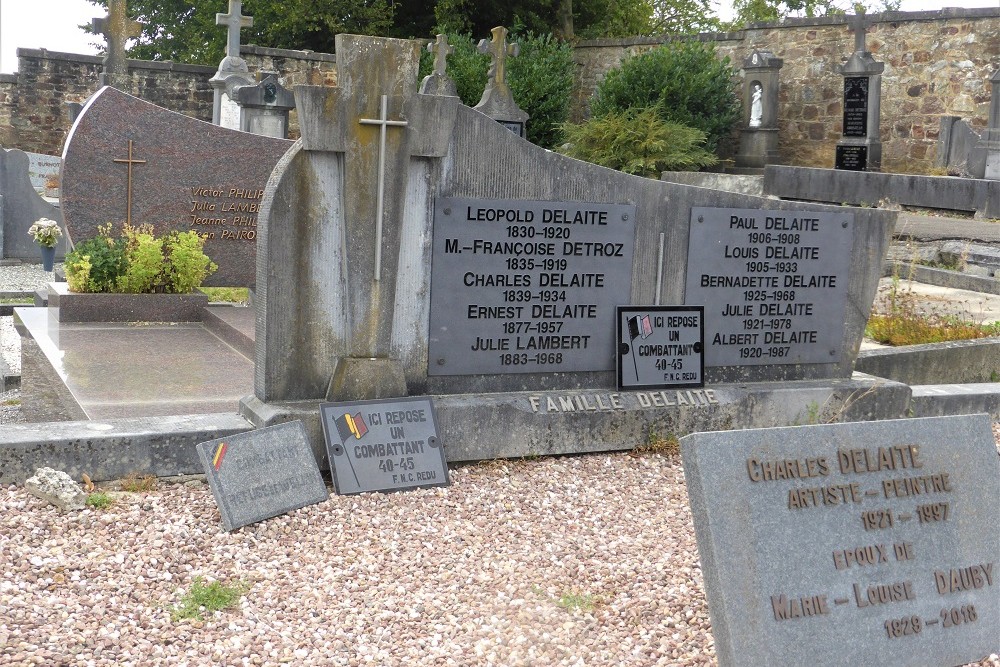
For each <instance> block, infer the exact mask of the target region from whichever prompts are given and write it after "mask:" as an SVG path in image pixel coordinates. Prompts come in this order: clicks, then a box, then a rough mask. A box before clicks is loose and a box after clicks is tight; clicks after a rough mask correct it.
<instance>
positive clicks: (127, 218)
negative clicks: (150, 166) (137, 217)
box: [112, 139, 146, 225]
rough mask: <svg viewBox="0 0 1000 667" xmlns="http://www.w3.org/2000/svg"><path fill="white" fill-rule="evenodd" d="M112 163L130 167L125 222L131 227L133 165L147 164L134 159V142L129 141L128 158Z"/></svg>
mask: <svg viewBox="0 0 1000 667" xmlns="http://www.w3.org/2000/svg"><path fill="white" fill-rule="evenodd" d="M112 162H118V163H120V164H126V165H128V190H127V191H126V192H127V194H126V203H125V222H126V223H127V224H129V225H131V224H132V165H133V164H146V161H145V160H136V159H133V158H132V140H131V139H129V140H128V158H115V159H114V160H112Z"/></svg>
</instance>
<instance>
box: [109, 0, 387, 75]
mask: <svg viewBox="0 0 1000 667" xmlns="http://www.w3.org/2000/svg"><path fill="white" fill-rule="evenodd" d="M90 2H92V3H94V4H97V5H100V6H101V7H104V8H105V9H106V8H107V4H108V1H107V0H90ZM392 10H393V8H392V6H391V5H390V4H389V0H323V2H318V1H317V0H282V1H281V2H275V1H274V0H244V3H243V14H244V15H247V16H252V17H253V26H252V27H249V28H244V29H243V30H242V31H241V32H240V42H241V43H243V44H257V45H258V46H269V47H272V48H280V49H300V50H310V51H319V52H324V53H332V52H333V50H334V48H333V40H334V36H335V35H336V34H337V33H339V32H350V33H356V34H363V35H387V34H389V32H390V30H391V29H392V27H393V22H392V20H393V11H392ZM227 11H229V2H228V0H200V1H198V2H191V1H189V0H129V2H128V13H129V16H130V17H131V18H133V19H135V20H137V21H139V22H140V23H142V24H143V28H142V36H141V37H140V38H139V42H138V43H137V44H135V45H134V46H132V47H131V48H130V49H129V50H128V54H129V57H132V58H139V59H143V60H173V61H176V62H184V63H200V64H204V65H217V64H218V63H219V61H221V60H222V58H223V57H224V56H225V50H226V30H225V29H224V28H223V27H222V26H218V25H216V23H215V15H216V14H217V13H225V12H227Z"/></svg>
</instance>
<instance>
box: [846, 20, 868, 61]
mask: <svg viewBox="0 0 1000 667" xmlns="http://www.w3.org/2000/svg"><path fill="white" fill-rule="evenodd" d="M850 21H851V29H852V30H853V31H854V52H855V53H864V52H865V50H866V47H865V33H866V31H867V30H868V26H869V21H868V18H867V17H866V16H865V15H864V14H855V15H854V16H853V17H851V19H850Z"/></svg>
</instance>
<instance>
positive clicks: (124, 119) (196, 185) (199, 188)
mask: <svg viewBox="0 0 1000 667" xmlns="http://www.w3.org/2000/svg"><path fill="white" fill-rule="evenodd" d="M291 145H292V142H291V141H286V140H284V139H275V138H272V137H263V136H259V135H254V134H247V133H245V132H238V131H234V130H227V129H224V128H220V127H217V126H215V125H212V124H211V123H205V122H203V121H200V120H195V119H193V118H189V117H187V116H184V115H181V114H178V113H174V112H172V111H168V110H166V109H164V108H162V107H158V106H156V105H154V104H150V103H149V102H144V101H143V100H140V99H138V98H135V97H132V96H131V95H127V94H125V93H122V92H121V91H118V90H115V89H114V88H103V89H101V90H100V91H99V92H98V93H97V94H96V95H94V96H93V97H92V98H90V100H89V101H88V102H87V106H86V107H85V108H84V111H83V113H82V114H80V117H79V118H78V119H77V122H76V123H75V124H74V125H73V129H72V130H71V132H70V135H69V137H68V139H67V141H66V148H65V150H64V153H63V172H62V201H61V204H62V210H63V214H64V216H65V219H66V227H67V228H68V230H69V235H70V237H71V238H72V240H73V242H74V243H79V242H80V241H82V240H84V239H87V238H90V237H92V236H95V235H96V234H97V227H98V226H99V225H103V224H105V223H108V222H112V223H115V224H116V225H120V224H121V223H122V222H123V221H125V220H131V223H132V224H133V225H135V224H142V223H150V224H152V225H153V227H154V228H155V230H156V233H157V234H165V233H167V232H169V231H173V230H179V231H188V230H194V231H196V232H198V233H199V234H200V235H201V236H203V237H205V238H206V243H205V252H206V253H207V254H208V255H209V257H211V258H212V260H213V261H214V262H215V263H216V264H218V266H219V270H218V271H217V272H216V273H215V274H213V275H212V276H210V277H209V278H208V279H207V280H206V281H205V283H206V284H207V285H224V286H249V285H253V284H254V278H255V270H254V267H255V258H256V238H257V214H258V211H259V208H260V204H261V199H262V197H263V193H264V186H265V185H266V183H267V179H268V176H270V174H271V170H272V169H273V168H274V166H275V164H277V162H278V160H279V159H280V158H281V156H282V155H283V154H284V153H285V151H287V150H288V148H289V147H291ZM129 204H131V206H129Z"/></svg>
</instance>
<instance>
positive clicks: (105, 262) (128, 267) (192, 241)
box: [64, 223, 219, 294]
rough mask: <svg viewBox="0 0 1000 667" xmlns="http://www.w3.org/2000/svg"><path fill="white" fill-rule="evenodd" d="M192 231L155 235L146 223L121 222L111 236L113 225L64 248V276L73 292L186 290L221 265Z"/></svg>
mask: <svg viewBox="0 0 1000 667" xmlns="http://www.w3.org/2000/svg"><path fill="white" fill-rule="evenodd" d="M204 248H205V240H204V239H203V238H201V237H200V236H198V234H197V233H196V232H193V231H188V232H176V231H175V232H171V233H169V234H168V235H167V236H166V237H164V238H160V239H157V238H156V237H155V236H153V228H152V226H150V225H141V226H139V227H131V226H129V225H127V224H126V225H124V228H123V229H122V234H121V237H120V238H117V239H113V238H111V224H110V223H109V224H107V225H102V226H100V227H98V235H97V236H95V237H93V238H90V239H87V240H86V241H83V242H81V243H80V244H78V245H77V246H76V247H75V248H74V249H73V250H72V251H70V252H68V253H66V260H65V262H64V266H65V270H66V281H67V282H68V283H69V288H70V290H72V291H74V292H118V293H135V294H144V293H151V292H171V293H177V294H187V293H189V292H191V291H193V290H194V289H196V288H197V287H199V286H200V285H201V283H202V281H204V280H205V278H207V277H208V276H209V275H211V274H212V273H214V272H215V270H216V269H218V268H219V267H218V266H216V265H215V264H214V263H213V262H212V260H211V259H209V257H208V255H206V254H205V251H204Z"/></svg>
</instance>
